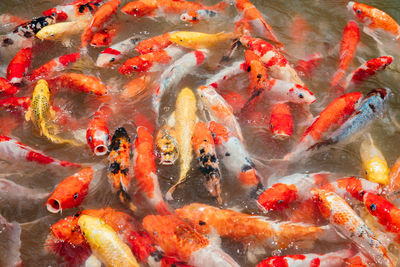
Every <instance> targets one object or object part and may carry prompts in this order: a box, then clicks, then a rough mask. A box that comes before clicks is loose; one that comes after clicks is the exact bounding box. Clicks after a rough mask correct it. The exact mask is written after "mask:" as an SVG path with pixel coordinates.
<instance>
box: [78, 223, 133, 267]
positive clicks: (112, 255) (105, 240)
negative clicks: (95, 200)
mask: <svg viewBox="0 0 400 267" xmlns="http://www.w3.org/2000/svg"><path fill="white" fill-rule="evenodd" d="M78 225H79V227H80V229H81V231H82V234H83V236H84V237H85V239H86V241H87V242H88V243H89V246H90V248H91V250H92V251H93V254H94V255H95V256H96V258H98V259H99V260H100V261H101V262H102V263H104V265H105V266H106V267H139V264H138V263H137V261H136V259H135V257H134V256H133V254H132V251H131V249H130V248H129V246H128V245H127V244H125V243H124V242H123V241H122V240H121V239H120V238H119V236H118V234H117V233H116V232H115V231H114V230H113V228H111V226H109V225H108V224H106V223H105V222H104V221H103V220H102V219H100V218H97V217H92V216H89V215H81V216H80V217H79V220H78Z"/></svg>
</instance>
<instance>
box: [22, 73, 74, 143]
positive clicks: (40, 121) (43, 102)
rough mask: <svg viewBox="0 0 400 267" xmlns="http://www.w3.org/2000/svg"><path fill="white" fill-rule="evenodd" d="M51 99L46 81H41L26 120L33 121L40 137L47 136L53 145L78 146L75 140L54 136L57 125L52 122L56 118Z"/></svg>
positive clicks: (35, 90)
mask: <svg viewBox="0 0 400 267" xmlns="http://www.w3.org/2000/svg"><path fill="white" fill-rule="evenodd" d="M50 97H51V93H50V89H49V85H48V84H47V82H46V80H43V79H41V80H39V81H38V82H37V83H36V86H35V89H34V90H33V93H32V98H31V105H30V107H29V108H28V111H27V112H26V113H25V120H26V121H30V120H31V121H32V123H33V125H34V126H35V127H36V129H38V130H39V133H40V135H43V136H45V137H46V138H47V139H49V140H50V141H51V142H53V143H56V144H63V143H67V144H71V145H78V144H77V142H76V141H74V140H69V139H64V138H62V137H59V136H57V135H55V134H54V132H55V131H56V125H55V124H54V123H52V120H53V119H54V118H55V111H54V109H53V108H52V107H51V104H50V103H51V101H50Z"/></svg>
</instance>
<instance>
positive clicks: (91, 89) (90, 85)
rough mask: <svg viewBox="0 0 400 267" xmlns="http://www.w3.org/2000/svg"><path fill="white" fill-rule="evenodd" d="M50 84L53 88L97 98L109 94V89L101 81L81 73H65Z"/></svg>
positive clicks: (50, 81)
mask: <svg viewBox="0 0 400 267" xmlns="http://www.w3.org/2000/svg"><path fill="white" fill-rule="evenodd" d="M48 82H49V86H50V87H51V88H70V89H74V90H76V91H80V92H84V93H88V94H94V95H97V96H103V95H105V94H107V87H106V86H105V85H104V84H103V83H102V82H101V80H100V79H98V78H96V77H93V76H88V75H85V74H81V73H72V72H70V73H63V74H61V75H59V76H57V77H55V78H53V79H51V80H49V81H48Z"/></svg>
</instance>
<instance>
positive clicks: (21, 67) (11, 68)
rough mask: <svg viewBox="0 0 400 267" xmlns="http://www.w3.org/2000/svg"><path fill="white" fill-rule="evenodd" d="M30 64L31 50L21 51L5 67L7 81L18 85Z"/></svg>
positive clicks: (28, 48)
mask: <svg viewBox="0 0 400 267" xmlns="http://www.w3.org/2000/svg"><path fill="white" fill-rule="evenodd" d="M31 62H32V48H31V47H27V48H23V49H21V50H20V51H19V52H18V53H17V54H16V55H15V57H14V58H13V59H12V60H11V62H10V64H8V67H7V80H9V81H10V83H13V84H14V83H20V82H21V81H22V79H23V78H24V76H25V74H26V73H27V72H28V69H29V67H30V66H31Z"/></svg>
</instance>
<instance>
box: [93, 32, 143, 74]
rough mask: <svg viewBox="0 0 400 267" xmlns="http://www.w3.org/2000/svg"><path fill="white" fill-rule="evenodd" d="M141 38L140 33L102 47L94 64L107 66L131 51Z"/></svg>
mask: <svg viewBox="0 0 400 267" xmlns="http://www.w3.org/2000/svg"><path fill="white" fill-rule="evenodd" d="M141 40H143V37H142V36H141V35H134V36H132V37H130V38H128V39H125V40H123V41H121V42H118V43H116V44H114V45H112V46H110V47H108V48H106V49H104V50H103V51H101V52H100V54H99V56H98V57H97V60H96V66H97V67H102V68H103V67H107V66H109V65H110V64H113V63H117V62H118V61H120V60H121V59H122V58H123V57H124V56H125V55H127V54H128V53H129V52H131V51H133V50H134V49H135V47H136V46H137V45H138V44H139V42H140V41H141Z"/></svg>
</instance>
